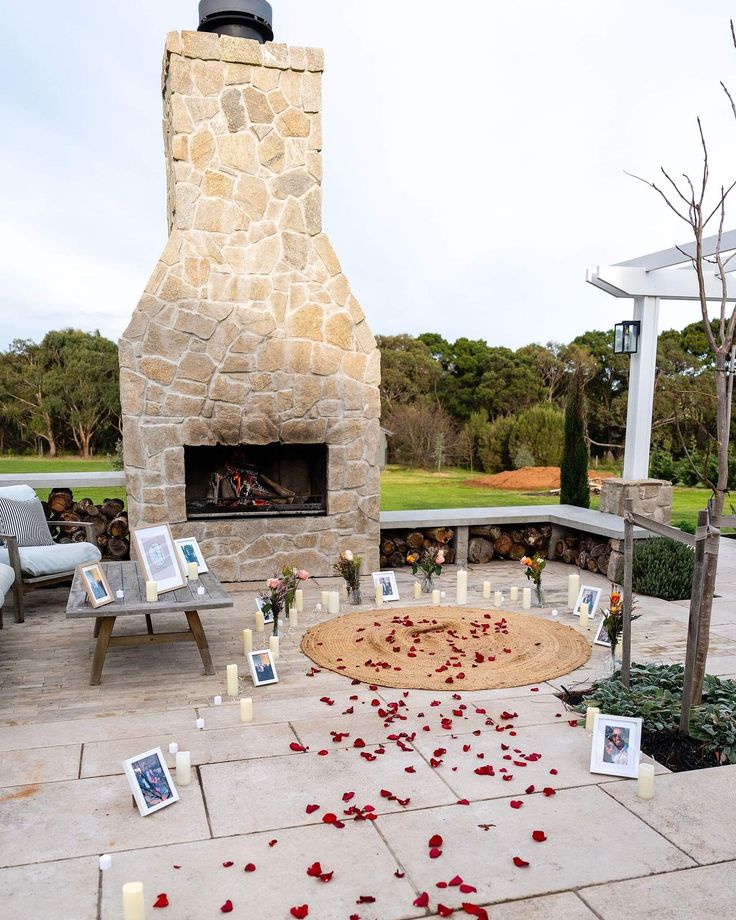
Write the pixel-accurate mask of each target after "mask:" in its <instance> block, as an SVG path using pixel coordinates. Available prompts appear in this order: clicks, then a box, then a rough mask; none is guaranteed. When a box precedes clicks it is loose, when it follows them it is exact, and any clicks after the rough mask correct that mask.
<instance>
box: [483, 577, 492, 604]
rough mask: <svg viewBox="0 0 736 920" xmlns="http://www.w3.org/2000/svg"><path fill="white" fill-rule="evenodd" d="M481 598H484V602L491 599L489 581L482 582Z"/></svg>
mask: <svg viewBox="0 0 736 920" xmlns="http://www.w3.org/2000/svg"><path fill="white" fill-rule="evenodd" d="M483 597H484V598H485V599H486V600H490V599H491V583H490V581H484V582H483Z"/></svg>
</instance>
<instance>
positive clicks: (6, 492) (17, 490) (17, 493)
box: [0, 486, 36, 502]
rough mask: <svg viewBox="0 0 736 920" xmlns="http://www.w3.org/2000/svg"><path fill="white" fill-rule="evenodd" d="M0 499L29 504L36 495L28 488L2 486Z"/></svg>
mask: <svg viewBox="0 0 736 920" xmlns="http://www.w3.org/2000/svg"><path fill="white" fill-rule="evenodd" d="M0 498H11V499H12V500H13V501H14V502H30V501H33V499H34V498H36V493H35V492H34V491H33V489H32V488H31V487H30V486H2V488H0Z"/></svg>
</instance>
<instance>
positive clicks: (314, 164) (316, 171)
mask: <svg viewBox="0 0 736 920" xmlns="http://www.w3.org/2000/svg"><path fill="white" fill-rule="evenodd" d="M307 169H308V170H309V172H310V175H312V176H314V178H315V179H316V180H317V182H322V154H321V153H318V152H316V151H314V150H310V151H308V152H307Z"/></svg>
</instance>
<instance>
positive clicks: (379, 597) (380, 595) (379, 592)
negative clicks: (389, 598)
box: [374, 585, 383, 607]
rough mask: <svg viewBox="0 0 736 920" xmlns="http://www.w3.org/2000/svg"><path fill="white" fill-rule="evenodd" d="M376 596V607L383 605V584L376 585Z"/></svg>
mask: <svg viewBox="0 0 736 920" xmlns="http://www.w3.org/2000/svg"><path fill="white" fill-rule="evenodd" d="M374 594H375V597H376V607H382V606H383V588H382V587H381V585H376V590H375V591H374Z"/></svg>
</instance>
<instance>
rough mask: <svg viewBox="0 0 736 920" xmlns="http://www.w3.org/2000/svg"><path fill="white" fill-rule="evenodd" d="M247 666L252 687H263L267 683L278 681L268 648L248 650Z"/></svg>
mask: <svg viewBox="0 0 736 920" xmlns="http://www.w3.org/2000/svg"><path fill="white" fill-rule="evenodd" d="M248 667H249V668H250V676H251V678H252V679H253V686H254V687H265V686H266V685H267V684H277V683H278V682H279V675H278V672H277V671H276V664H275V662H274V660H273V655H272V654H271V650H270V649H267V648H262V649H258V651H253V652H248Z"/></svg>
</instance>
